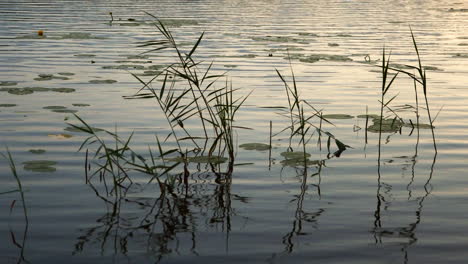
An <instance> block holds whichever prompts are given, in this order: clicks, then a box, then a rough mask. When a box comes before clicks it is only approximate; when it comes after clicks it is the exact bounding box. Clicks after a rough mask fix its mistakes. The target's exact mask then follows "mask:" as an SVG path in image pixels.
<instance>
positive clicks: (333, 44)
mask: <svg viewBox="0 0 468 264" xmlns="http://www.w3.org/2000/svg"><path fill="white" fill-rule="evenodd" d="M328 46H329V47H338V46H340V44H338V43H328Z"/></svg>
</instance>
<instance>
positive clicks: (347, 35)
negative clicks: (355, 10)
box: [336, 33, 352, 38]
mask: <svg viewBox="0 0 468 264" xmlns="http://www.w3.org/2000/svg"><path fill="white" fill-rule="evenodd" d="M336 36H337V37H342V38H350V37H352V35H349V34H342V33H340V34H337V35H336Z"/></svg>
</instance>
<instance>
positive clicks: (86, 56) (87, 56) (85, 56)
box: [73, 54, 96, 58]
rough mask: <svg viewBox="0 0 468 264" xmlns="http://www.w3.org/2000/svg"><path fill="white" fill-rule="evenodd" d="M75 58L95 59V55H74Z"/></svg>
mask: <svg viewBox="0 0 468 264" xmlns="http://www.w3.org/2000/svg"><path fill="white" fill-rule="evenodd" d="M73 56H75V57H83V58H92V57H96V55H94V54H75V55H73Z"/></svg>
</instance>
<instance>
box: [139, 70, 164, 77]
mask: <svg viewBox="0 0 468 264" xmlns="http://www.w3.org/2000/svg"><path fill="white" fill-rule="evenodd" d="M160 73H161V72H160V71H144V72H143V73H140V74H138V75H139V76H155V75H158V74H160Z"/></svg>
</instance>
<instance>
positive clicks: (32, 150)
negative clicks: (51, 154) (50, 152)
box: [29, 149, 46, 154]
mask: <svg viewBox="0 0 468 264" xmlns="http://www.w3.org/2000/svg"><path fill="white" fill-rule="evenodd" d="M29 152H31V153H32V154H44V153H45V152H46V151H45V150H43V149H30V150H29Z"/></svg>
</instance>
